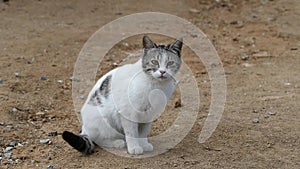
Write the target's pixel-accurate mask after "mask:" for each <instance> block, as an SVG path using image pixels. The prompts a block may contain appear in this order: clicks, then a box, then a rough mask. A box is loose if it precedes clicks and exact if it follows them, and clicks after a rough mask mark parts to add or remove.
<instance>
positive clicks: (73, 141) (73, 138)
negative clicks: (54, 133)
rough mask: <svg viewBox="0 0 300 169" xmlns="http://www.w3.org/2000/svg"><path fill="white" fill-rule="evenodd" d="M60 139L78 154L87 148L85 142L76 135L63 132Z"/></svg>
mask: <svg viewBox="0 0 300 169" xmlns="http://www.w3.org/2000/svg"><path fill="white" fill-rule="evenodd" d="M62 137H63V139H64V140H65V141H66V142H67V143H69V144H70V145H71V146H72V147H74V148H75V149H76V150H78V151H80V152H84V151H85V150H86V148H87V147H86V143H85V140H84V139H83V138H82V137H80V136H78V135H76V134H73V133H71V132H69V131H64V132H63V134H62Z"/></svg>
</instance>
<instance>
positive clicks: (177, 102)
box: [174, 99, 182, 108]
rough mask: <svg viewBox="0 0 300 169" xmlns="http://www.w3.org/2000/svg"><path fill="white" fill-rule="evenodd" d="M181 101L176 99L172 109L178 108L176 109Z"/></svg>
mask: <svg viewBox="0 0 300 169" xmlns="http://www.w3.org/2000/svg"><path fill="white" fill-rule="evenodd" d="M181 106H182V105H181V99H177V100H176V102H175V106H174V108H178V107H181Z"/></svg>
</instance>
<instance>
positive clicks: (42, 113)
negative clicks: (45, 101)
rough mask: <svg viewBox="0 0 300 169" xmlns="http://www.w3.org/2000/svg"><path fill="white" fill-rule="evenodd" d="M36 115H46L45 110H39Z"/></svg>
mask: <svg viewBox="0 0 300 169" xmlns="http://www.w3.org/2000/svg"><path fill="white" fill-rule="evenodd" d="M35 114H36V115H44V114H45V113H44V112H41V111H39V112H37V113H35Z"/></svg>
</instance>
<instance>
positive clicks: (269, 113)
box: [268, 111, 276, 115]
mask: <svg viewBox="0 0 300 169" xmlns="http://www.w3.org/2000/svg"><path fill="white" fill-rule="evenodd" d="M275 114H276V113H274V112H271V111H269V112H268V115H275Z"/></svg>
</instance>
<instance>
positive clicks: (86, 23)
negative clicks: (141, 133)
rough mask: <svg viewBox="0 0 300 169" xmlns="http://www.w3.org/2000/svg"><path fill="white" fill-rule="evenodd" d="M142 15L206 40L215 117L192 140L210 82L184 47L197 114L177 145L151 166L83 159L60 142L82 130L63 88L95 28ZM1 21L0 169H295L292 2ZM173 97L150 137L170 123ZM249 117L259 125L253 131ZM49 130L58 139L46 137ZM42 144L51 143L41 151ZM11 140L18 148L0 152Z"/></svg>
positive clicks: (83, 11) (95, 4)
mask: <svg viewBox="0 0 300 169" xmlns="http://www.w3.org/2000/svg"><path fill="white" fill-rule="evenodd" d="M145 11H156V12H165V13H170V14H173V15H177V16H179V17H182V18H184V19H187V20H189V21H190V22H192V23H193V24H195V25H196V26H197V27H199V29H201V30H202V31H203V32H204V33H205V34H207V36H208V37H209V39H210V40H211V41H212V43H213V44H214V46H215V48H216V49H217V52H218V54H219V55H220V58H221V60H222V62H223V65H224V69H225V71H226V78H227V100H226V106H225V111H224V113H223V116H222V119H221V121H220V123H219V125H218V127H217V129H216V131H215V132H214V133H213V135H212V137H210V138H209V139H208V140H207V141H206V142H205V143H203V144H200V143H198V142H197V139H198V136H199V134H200V131H201V128H202V127H203V124H204V121H205V119H206V117H207V113H208V109H209V105H210V84H209V78H208V75H207V72H206V70H205V68H204V66H203V65H202V64H201V63H199V60H197V57H195V55H194V54H193V53H192V52H191V51H190V50H189V49H188V48H187V47H184V49H183V50H184V51H183V56H182V57H183V60H184V61H185V62H186V63H187V64H188V65H189V66H190V67H191V68H192V71H193V73H194V74H195V77H196V79H197V82H198V85H199V89H200V95H201V103H200V109H201V110H200V112H199V113H198V117H197V121H196V123H195V124H194V126H193V128H192V130H191V131H190V132H189V134H188V135H187V136H186V137H185V139H184V140H183V141H182V142H181V143H180V144H178V145H177V146H176V147H174V148H172V149H170V150H169V151H168V152H166V153H164V154H161V155H158V156H155V157H151V158H142V159H134V158H125V157H119V156H116V155H113V154H111V153H109V152H107V151H105V150H102V149H100V148H98V149H97V150H96V152H95V153H94V154H93V155H91V156H82V155H81V154H80V153H78V152H76V151H75V150H74V149H72V148H71V147H70V146H69V145H67V144H66V143H65V142H64V141H63V140H62V137H61V133H62V132H63V131H64V130H70V131H73V132H78V131H79V130H80V123H79V121H78V118H77V115H76V112H75V111H74V105H73V101H72V81H70V77H72V75H73V68H74V65H75V62H76V59H77V57H78V55H79V52H80V50H81V48H82V47H83V45H84V43H85V42H86V41H87V40H88V38H89V37H90V36H91V35H92V34H93V33H94V32H95V31H97V30H98V29H99V28H101V26H103V25H105V24H106V23H108V22H110V21H112V20H114V19H117V18H119V17H122V16H125V15H128V14H132V13H136V12H145ZM0 16H1V20H0V49H1V53H0V79H1V81H2V82H1V81H0V105H1V106H0V130H1V137H0V146H1V148H2V149H1V152H0V158H1V160H0V161H1V164H0V165H1V167H2V168H51V166H53V167H54V168H123V169H125V168H128V169H132V168H280V169H282V168H288V169H292V168H295V169H296V168H300V160H299V159H300V120H299V113H300V112H299V111H300V104H299V103H300V76H299V73H300V2H299V1H298V0H289V1H286V0H247V1H238V0H215V1H213V0H211V1H210V0H198V1H192V0H190V1H137V0H132V1H122V2H121V1H120V2H119V1H96V0H89V1H83V0H82V1H79V0H72V1H59V0H52V1H44V0H26V1H25V0H10V1H8V2H2V1H1V2H0ZM153 37H154V39H157V40H161V41H163V42H165V41H167V39H166V38H165V37H158V36H155V35H153ZM140 38H141V36H137V37H132V38H129V39H125V40H124V41H123V42H122V43H120V44H118V45H116V46H115V47H114V48H113V49H112V50H111V51H110V52H109V53H108V54H107V57H106V59H105V60H104V61H103V62H102V63H101V66H100V68H99V71H98V77H100V76H101V75H102V74H104V73H106V72H107V71H109V70H111V69H112V68H114V67H115V65H114V64H113V63H115V62H116V63H120V62H122V58H125V57H126V55H127V54H128V53H130V52H133V51H136V50H138V49H140V48H141V40H140ZM124 44H125V45H124ZM199 65H200V66H199ZM16 73H17V75H16ZM41 76H45V77H46V80H40V77H41ZM59 80H62V81H59ZM58 81H59V82H58ZM176 99H178V95H175V97H174V99H173V100H172V101H171V102H170V104H169V106H168V109H167V110H166V114H165V115H163V116H162V117H161V119H160V120H158V121H157V122H155V124H154V126H153V128H152V131H151V135H156V134H159V133H161V132H162V131H164V130H166V129H167V128H168V126H170V125H171V124H172V122H173V121H174V119H175V118H176V113H175V114H174V113H172V112H177V111H178V108H175V107H176V106H174V105H175V102H176ZM182 106H184V105H182ZM255 118H257V119H258V120H259V123H256V124H255V123H253V119H255ZM52 131H57V132H58V136H49V133H50V132H52ZM48 138H50V139H51V143H49V144H42V143H40V140H41V139H48ZM12 141H16V142H17V143H18V144H17V145H15V146H14V148H13V149H12V150H5V149H6V148H7V147H9V144H10V143H11V142H12ZM154 147H155V145H154ZM124 151H125V150H124ZM9 153H11V154H9ZM9 155H11V156H10V157H8V156H9Z"/></svg>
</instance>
